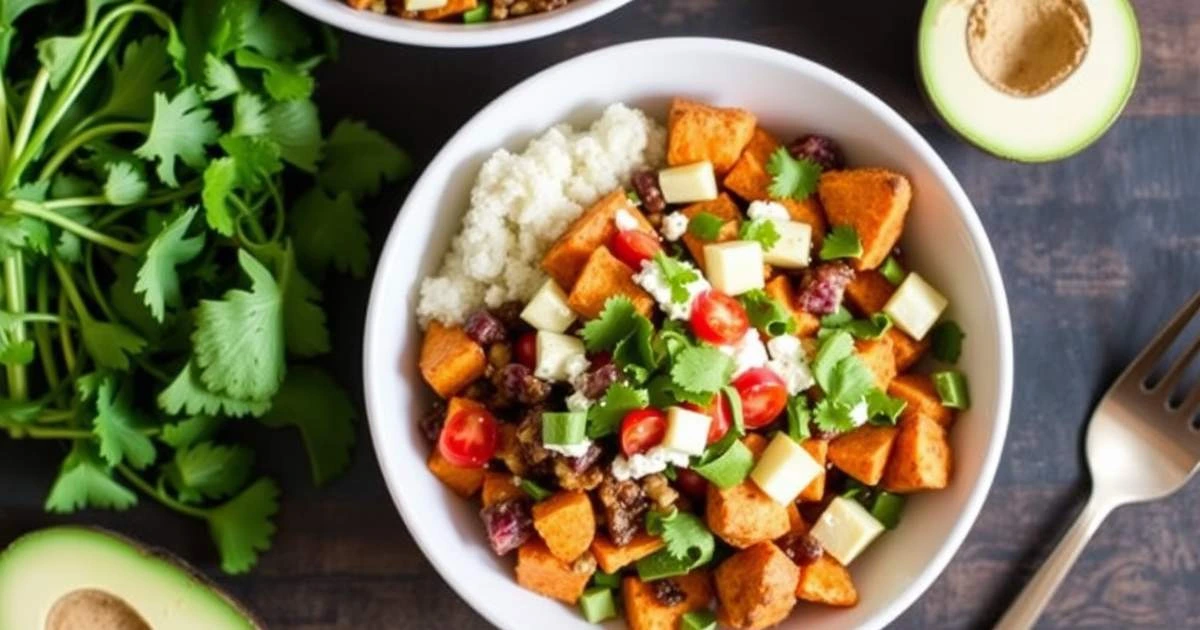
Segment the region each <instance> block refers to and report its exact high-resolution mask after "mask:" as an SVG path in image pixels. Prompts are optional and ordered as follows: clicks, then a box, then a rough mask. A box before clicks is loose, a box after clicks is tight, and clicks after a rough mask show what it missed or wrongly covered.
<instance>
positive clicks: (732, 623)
mask: <svg viewBox="0 0 1200 630" xmlns="http://www.w3.org/2000/svg"><path fill="white" fill-rule="evenodd" d="M714 581H715V583H716V588H717V600H718V601H719V602H720V607H719V608H718V609H717V620H718V621H720V622H721V623H722V624H724V625H726V626H729V627H732V628H741V629H743V630H756V629H758V628H766V627H768V626H773V625H775V624H777V623H779V622H780V621H783V620H784V618H786V617H787V616H788V613H790V612H791V611H792V607H793V606H795V605H796V585H797V584H798V583H799V582H800V568H799V567H797V566H796V564H795V563H794V562H792V561H791V559H790V558H788V557H787V555H786V554H784V553H783V552H782V551H780V549H779V547H776V546H775V543H772V542H761V543H758V544H756V545H754V546H753V547H750V548H748V549H743V550H741V551H739V552H737V553H735V554H733V555H732V556H730V557H729V558H728V559H726V560H725V561H724V562H722V563H721V566H719V567H717V571H716V574H715V580H714Z"/></svg>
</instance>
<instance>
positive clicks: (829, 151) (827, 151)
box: [788, 134, 846, 171]
mask: <svg viewBox="0 0 1200 630" xmlns="http://www.w3.org/2000/svg"><path fill="white" fill-rule="evenodd" d="M788 152H790V153H791V154H792V157H795V158H796V159H801V158H807V159H809V160H812V161H813V162H816V163H817V164H820V165H821V168H822V169H823V170H826V171H833V170H837V169H840V168H843V167H845V166H846V159H845V157H843V156H842V149H841V148H840V147H838V145H837V143H836V142H834V141H833V140H830V139H829V138H827V137H825V136H818V135H816V134H809V135H807V136H800V137H799V138H796V139H795V140H793V141H792V143H791V144H789V145H788Z"/></svg>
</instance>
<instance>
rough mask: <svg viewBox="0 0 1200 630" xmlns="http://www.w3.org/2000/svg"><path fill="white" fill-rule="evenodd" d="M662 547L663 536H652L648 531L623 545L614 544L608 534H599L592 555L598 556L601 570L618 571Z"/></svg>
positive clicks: (593, 542)
mask: <svg viewBox="0 0 1200 630" xmlns="http://www.w3.org/2000/svg"><path fill="white" fill-rule="evenodd" d="M662 547H663V540H662V538H659V537H658V536H651V535H650V534H647V533H646V532H638V533H636V534H634V535H633V540H630V541H629V544H627V545H625V546H621V547H618V546H617V545H616V544H614V543H613V541H611V540H609V538H608V537H607V536H604V535H602V534H598V535H597V536H596V539H595V540H593V541H592V555H593V556H596V564H598V565H600V570H601V571H604V572H605V573H616V572H617V571H620V570H621V569H622V568H624V567H626V566H629V565H630V564H633V563H634V562H637V561H638V560H641V559H642V558H645V557H646V556H648V555H650V554H652V553H654V552H655V551H658V550H659V549H662Z"/></svg>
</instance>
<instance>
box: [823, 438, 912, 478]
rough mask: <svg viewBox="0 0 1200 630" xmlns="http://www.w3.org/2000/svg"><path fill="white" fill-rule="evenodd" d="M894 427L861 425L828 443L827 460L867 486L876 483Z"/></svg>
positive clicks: (885, 463)
mask: <svg viewBox="0 0 1200 630" xmlns="http://www.w3.org/2000/svg"><path fill="white" fill-rule="evenodd" d="M898 431H899V430H898V429H897V428H896V427H877V426H874V425H869V424H868V425H863V426H861V427H858V428H857V429H854V430H853V431H850V432H849V433H844V434H842V435H839V436H838V437H836V438H834V439H833V441H832V442H830V443H829V461H830V462H832V463H833V465H834V466H837V467H838V468H839V469H840V470H841V471H842V472H844V473H846V474H847V475H850V476H851V477H854V478H855V479H857V480H859V481H861V482H863V483H864V484H866V485H868V486H873V485H875V484H877V483H879V480H880V479H882V478H883V471H884V469H885V468H887V465H888V455H890V454H891V452H892V444H893V443H894V442H895V441H896V433H897V432H898Z"/></svg>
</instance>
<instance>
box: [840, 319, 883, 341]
mask: <svg viewBox="0 0 1200 630" xmlns="http://www.w3.org/2000/svg"><path fill="white" fill-rule="evenodd" d="M843 328H844V329H845V330H846V332H848V333H850V334H851V335H854V336H855V337H856V338H858V339H879V338H880V337H882V336H883V335H885V334H886V333H887V331H889V330H891V329H892V318H891V317H888V315H887V313H875V314H873V315H871V316H870V317H868V318H866V319H854V320H850V321H849V322H846V325H845V326H844V327H843Z"/></svg>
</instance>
